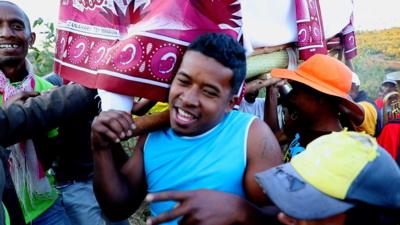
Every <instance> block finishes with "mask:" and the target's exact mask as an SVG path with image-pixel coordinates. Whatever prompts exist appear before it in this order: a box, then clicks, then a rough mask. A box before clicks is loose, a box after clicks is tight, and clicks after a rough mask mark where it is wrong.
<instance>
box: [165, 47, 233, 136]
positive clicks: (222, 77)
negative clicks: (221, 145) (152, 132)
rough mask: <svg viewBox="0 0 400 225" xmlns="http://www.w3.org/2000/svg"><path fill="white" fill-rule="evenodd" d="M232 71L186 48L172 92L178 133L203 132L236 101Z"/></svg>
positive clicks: (172, 114) (172, 119)
mask: <svg viewBox="0 0 400 225" xmlns="http://www.w3.org/2000/svg"><path fill="white" fill-rule="evenodd" d="M232 76H233V71H232V70H231V69H230V68H228V67H225V66H224V65H222V64H221V63H219V62H218V61H216V60H215V59H213V58H211V57H208V56H206V55H203V54H202V53H199V52H196V51H190V50H189V51H187V52H186V53H185V55H184V57H183V60H182V63H181V66H180V68H179V70H178V72H177V74H176V76H175V78H174V80H173V81H172V84H171V89H170V93H169V103H170V122H171V127H172V129H173V130H174V131H175V132H176V133H177V134H178V135H184V136H194V135H198V134H201V133H204V132H206V131H208V130H210V129H211V128H213V127H214V126H215V125H217V124H218V123H219V122H220V121H221V120H222V119H223V116H224V115H225V113H227V112H229V111H230V110H231V109H232V108H233V106H234V103H235V100H236V97H233V95H232V93H231V92H232V91H231V90H232V86H231V80H232Z"/></svg>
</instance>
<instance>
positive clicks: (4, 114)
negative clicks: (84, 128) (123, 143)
mask: <svg viewBox="0 0 400 225" xmlns="http://www.w3.org/2000/svg"><path fill="white" fill-rule="evenodd" d="M96 94H97V92H96V91H93V90H90V89H87V88H84V87H82V86H80V85H67V86H65V87H62V88H59V89H56V90H54V91H51V92H49V93H45V94H42V95H40V96H38V97H34V98H28V99H27V100H26V101H24V102H22V101H20V102H15V103H13V104H10V105H7V106H5V107H1V108H0V155H1V156H2V157H1V159H2V160H1V161H0V164H2V165H0V200H1V203H2V202H3V190H4V188H5V185H6V184H7V185H8V184H9V183H10V181H7V179H6V178H7V175H8V174H7V173H8V170H7V169H6V168H4V165H6V164H5V161H4V160H5V157H3V156H5V147H8V146H9V145H12V144H14V143H16V142H18V141H20V140H22V139H25V138H28V137H32V136H34V135H35V133H37V132H39V131H48V130H50V129H51V128H54V127H57V126H58V125H59V124H61V123H64V122H65V123H67V122H68V121H69V120H70V119H71V118H73V117H74V116H76V115H77V114H80V113H81V112H84V111H88V112H93V111H96V110H95V109H96V107H97V103H96V101H94V100H93V99H94V98H95V95H96ZM4 197H6V196H4ZM8 197H9V195H7V198H8ZM15 197H16V196H15ZM9 200H10V199H9ZM14 201H15V203H18V199H17V198H15V199H14ZM0 205H1V204H0ZM7 205H8V204H7ZM8 209H9V213H10V216H11V218H15V217H14V216H13V215H16V214H17V215H18V212H16V211H14V208H13V207H9V208H8ZM4 212H5V211H4V210H3V208H2V207H1V210H0V225H2V224H4V222H5V217H4ZM19 213H20V212H19ZM19 215H20V214H19ZM12 222H13V220H12Z"/></svg>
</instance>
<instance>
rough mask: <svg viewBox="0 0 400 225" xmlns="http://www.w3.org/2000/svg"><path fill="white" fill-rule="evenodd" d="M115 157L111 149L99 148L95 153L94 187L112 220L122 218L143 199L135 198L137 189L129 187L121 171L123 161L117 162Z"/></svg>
mask: <svg viewBox="0 0 400 225" xmlns="http://www.w3.org/2000/svg"><path fill="white" fill-rule="evenodd" d="M113 151H115V150H113ZM114 159H115V155H114V154H113V153H112V152H111V150H97V151H95V152H94V153H93V160H94V179H93V189H94V192H95V195H96V198H97V201H98V202H99V205H100V207H101V209H102V210H103V212H104V214H105V215H106V216H107V217H108V218H109V219H111V220H122V219H126V218H128V217H129V216H130V215H131V214H132V213H133V212H134V211H135V210H136V209H137V207H138V206H139V205H140V202H141V201H142V199H139V198H136V199H135V196H134V195H133V194H132V192H135V190H132V189H130V188H129V186H128V183H127V181H126V179H125V178H124V177H123V175H122V174H121V172H120V167H121V165H120V163H121V162H115V160H114ZM135 202H136V204H132V203H135ZM135 205H137V206H136V207H135Z"/></svg>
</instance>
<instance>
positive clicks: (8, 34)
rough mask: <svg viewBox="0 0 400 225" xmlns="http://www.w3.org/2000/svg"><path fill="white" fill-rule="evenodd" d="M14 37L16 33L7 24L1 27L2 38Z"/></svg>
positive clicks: (0, 35) (0, 34)
mask: <svg viewBox="0 0 400 225" xmlns="http://www.w3.org/2000/svg"><path fill="white" fill-rule="evenodd" d="M13 35H14V31H13V30H12V29H11V27H10V26H8V25H7V24H1V25H0V37H12V36H13Z"/></svg>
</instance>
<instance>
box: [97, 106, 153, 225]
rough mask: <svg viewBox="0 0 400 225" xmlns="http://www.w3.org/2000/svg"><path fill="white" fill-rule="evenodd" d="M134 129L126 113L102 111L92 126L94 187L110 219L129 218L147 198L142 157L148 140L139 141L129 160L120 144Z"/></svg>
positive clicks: (130, 118) (130, 117)
mask: <svg viewBox="0 0 400 225" xmlns="http://www.w3.org/2000/svg"><path fill="white" fill-rule="evenodd" d="M134 128H135V126H134V123H133V119H132V116H131V115H130V114H129V113H126V112H123V111H106V112H102V113H101V114H100V115H99V116H98V117H97V118H96V119H95V120H94V122H93V124H92V135H91V136H92V138H91V139H92V152H93V160H94V180H93V188H94V192H95V194H96V198H97V200H98V202H99V204H100V207H101V208H102V210H103V212H104V214H105V215H106V216H107V217H108V218H109V219H111V220H122V219H126V218H128V217H129V216H130V215H132V214H133V212H135V211H136V209H137V208H138V207H139V206H140V204H141V202H142V201H143V199H144V197H145V195H146V182H145V175H144V167H143V154H142V149H143V144H144V140H145V138H144V137H143V138H140V139H139V141H138V144H137V145H136V147H135V150H134V154H133V156H132V157H131V158H129V159H128V158H127V157H126V154H125V152H124V151H123V149H122V147H121V144H120V141H121V140H124V139H126V138H129V137H131V136H132V135H133V130H134ZM124 156H125V157H124Z"/></svg>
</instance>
